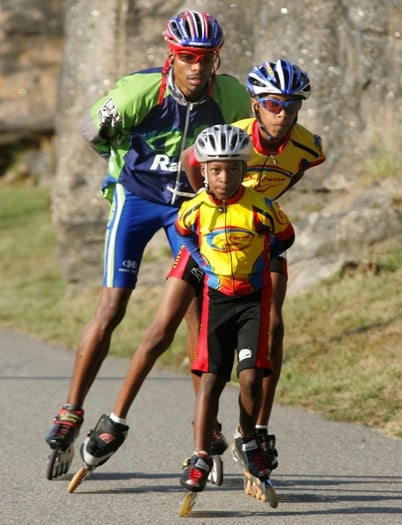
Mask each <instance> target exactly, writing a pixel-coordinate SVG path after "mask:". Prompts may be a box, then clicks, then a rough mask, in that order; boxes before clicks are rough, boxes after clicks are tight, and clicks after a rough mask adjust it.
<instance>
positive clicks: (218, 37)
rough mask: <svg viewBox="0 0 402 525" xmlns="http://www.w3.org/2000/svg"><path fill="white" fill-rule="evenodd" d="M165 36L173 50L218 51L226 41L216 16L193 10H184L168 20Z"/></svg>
mask: <svg viewBox="0 0 402 525" xmlns="http://www.w3.org/2000/svg"><path fill="white" fill-rule="evenodd" d="M163 37H164V39H165V40H166V42H167V44H168V46H169V47H170V48H171V49H172V50H173V51H181V50H183V49H185V50H186V51H187V50H188V51H196V52H201V53H202V52H209V53H210V52H214V51H215V52H218V51H219V50H220V48H221V47H222V46H223V42H224V34H223V31H222V28H221V26H220V24H219V22H218V21H217V20H216V18H214V17H213V16H211V15H209V14H208V13H204V12H200V11H193V10H187V11H183V12H181V13H179V14H178V15H176V16H174V17H173V18H171V19H170V20H168V21H167V22H166V24H165V30H164V32H163Z"/></svg>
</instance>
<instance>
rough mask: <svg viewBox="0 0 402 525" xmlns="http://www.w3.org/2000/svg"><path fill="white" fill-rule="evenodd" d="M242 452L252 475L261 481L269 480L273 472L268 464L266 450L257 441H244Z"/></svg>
mask: <svg viewBox="0 0 402 525" xmlns="http://www.w3.org/2000/svg"><path fill="white" fill-rule="evenodd" d="M242 452H243V457H244V458H245V459H246V466H247V470H248V471H249V472H250V474H251V475H252V476H253V477H255V478H258V479H260V480H264V479H267V478H268V477H269V474H270V472H271V471H270V468H269V466H268V464H267V461H266V458H265V453H264V450H263V449H262V447H261V446H260V445H259V443H258V442H257V439H256V438H253V439H251V440H247V441H246V440H243V444H242Z"/></svg>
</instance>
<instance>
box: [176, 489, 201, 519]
mask: <svg viewBox="0 0 402 525" xmlns="http://www.w3.org/2000/svg"><path fill="white" fill-rule="evenodd" d="M196 499H197V494H196V493H195V492H191V491H189V492H187V493H186V495H185V496H184V498H183V501H182V502H181V505H180V509H179V517H180V518H184V517H185V516H187V515H188V514H190V512H191V511H192V510H193V507H194V505H195V501H196Z"/></svg>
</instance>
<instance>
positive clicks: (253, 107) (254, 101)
mask: <svg viewBox="0 0 402 525" xmlns="http://www.w3.org/2000/svg"><path fill="white" fill-rule="evenodd" d="M258 106H259V104H258V100H257V99H255V98H252V99H251V111H252V112H253V113H254V114H257V113H258Z"/></svg>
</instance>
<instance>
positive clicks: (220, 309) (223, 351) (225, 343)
mask: <svg viewBox="0 0 402 525" xmlns="http://www.w3.org/2000/svg"><path fill="white" fill-rule="evenodd" d="M270 300H271V288H270V287H269V288H268V287H267V288H265V289H264V290H263V291H258V292H255V293H253V294H250V295H245V296H236V297H233V296H228V295H223V294H221V293H220V292H218V291H217V290H214V289H211V288H206V289H205V291H204V294H203V301H202V314H201V330H200V336H199V339H198V344H197V349H196V353H195V355H194V358H193V362H192V364H191V371H192V372H193V373H195V374H197V375H201V374H203V373H205V372H211V373H214V374H217V375H219V377H221V378H222V379H224V380H225V381H230V377H231V373H232V368H233V363H234V357H235V353H236V354H237V362H238V365H237V375H239V373H240V372H241V371H242V370H246V369H249V368H261V369H263V371H264V375H269V374H270V373H271V372H272V364H271V362H270V360H269V359H268V333H269V309H270Z"/></svg>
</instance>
